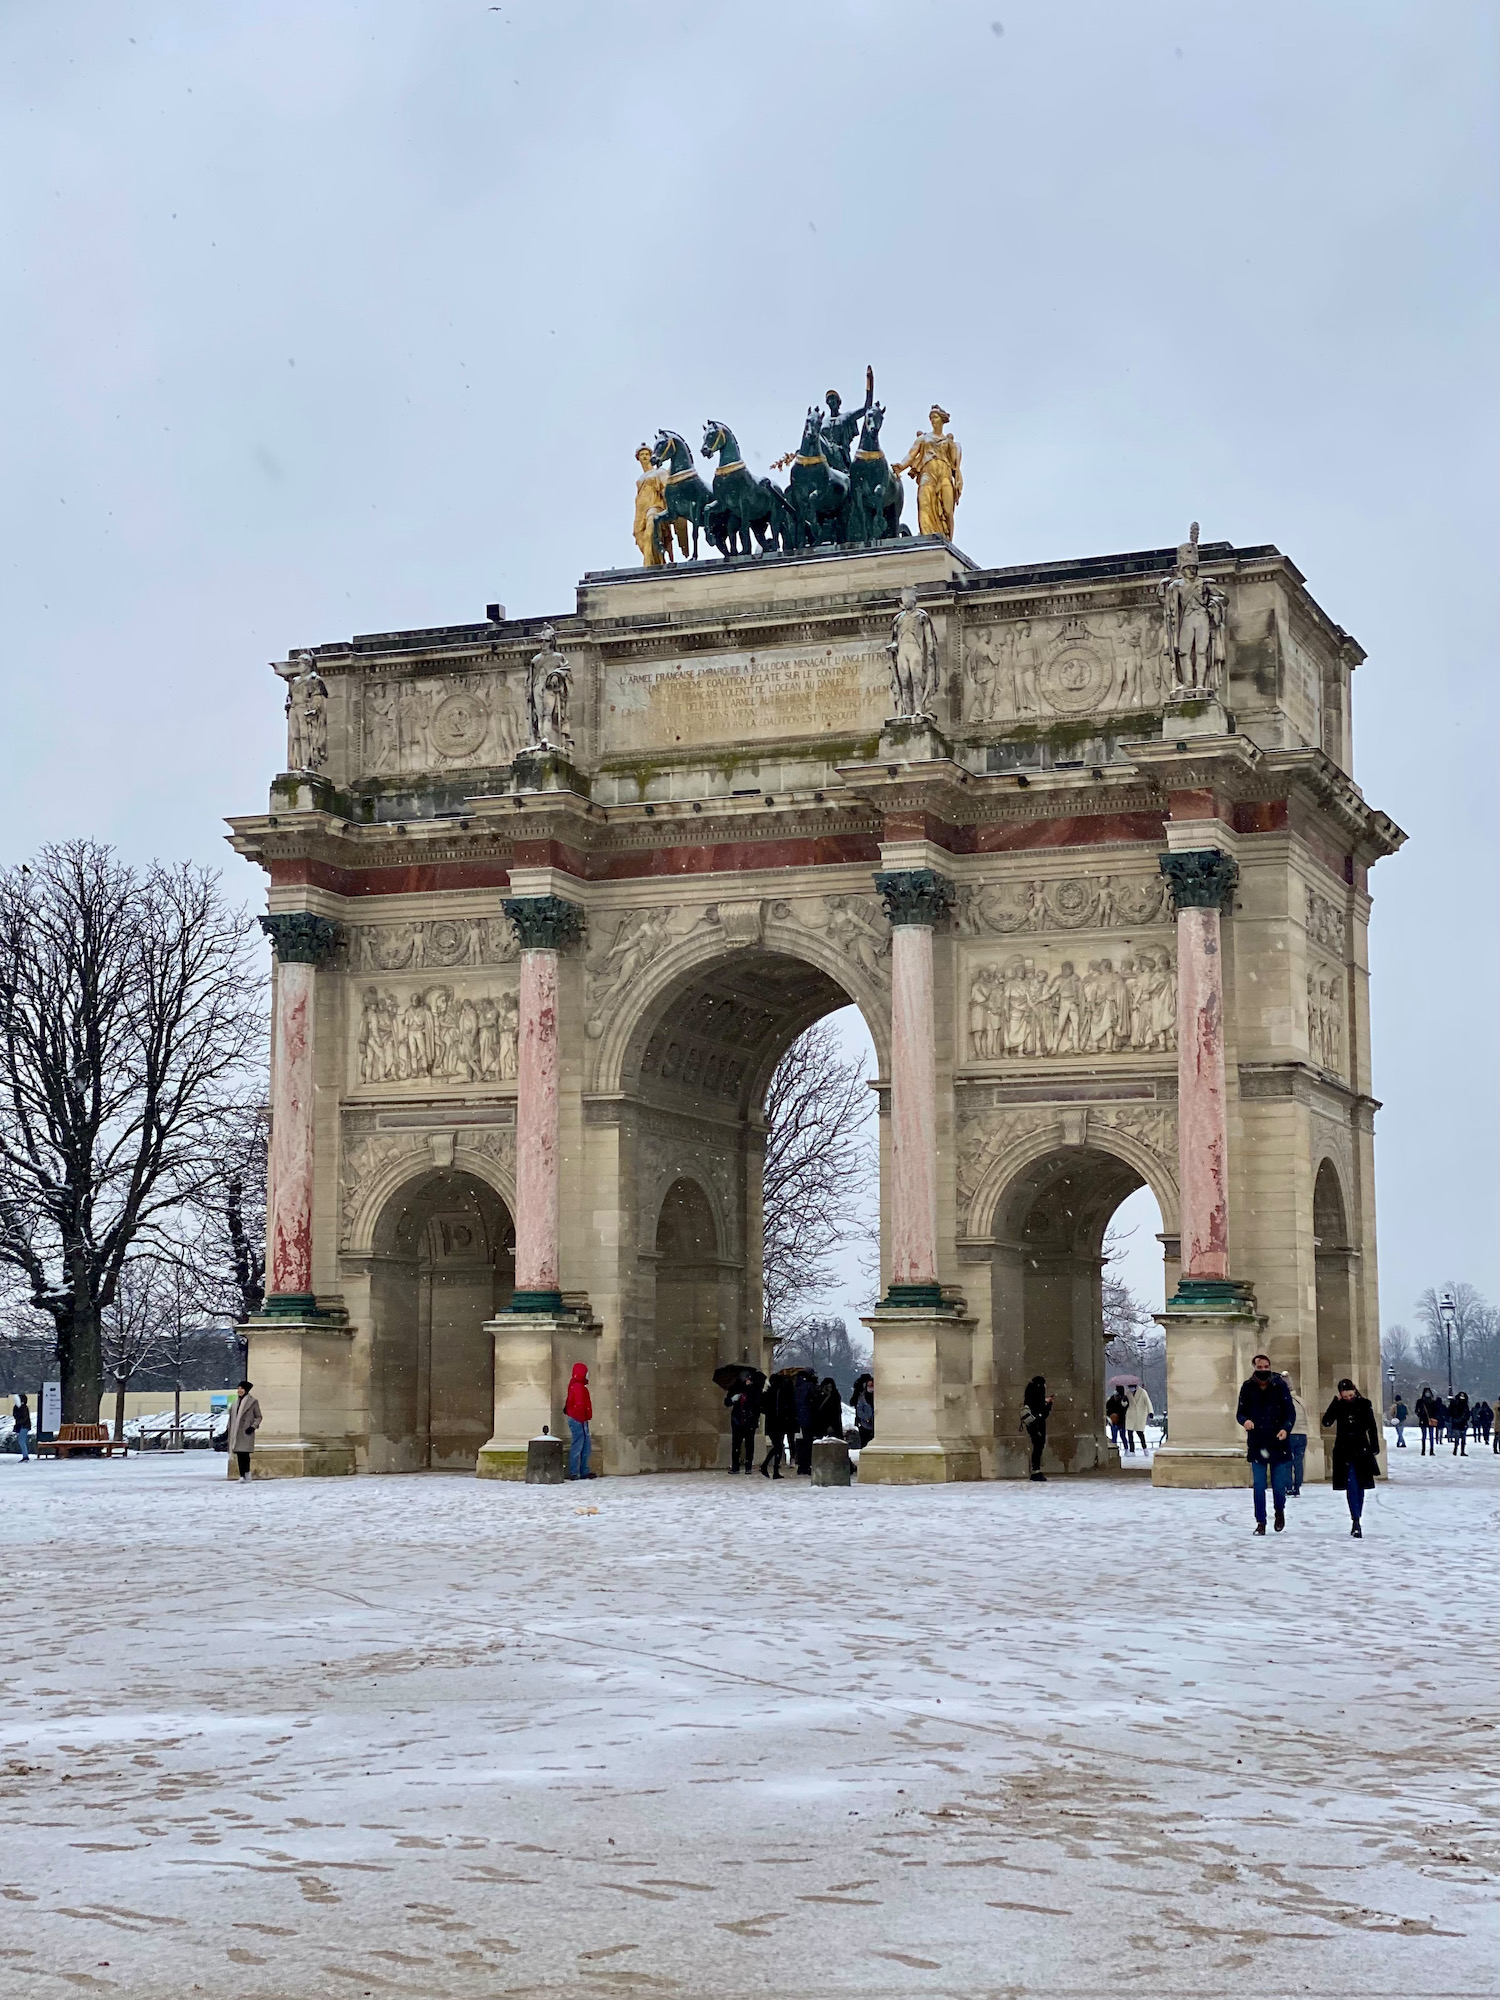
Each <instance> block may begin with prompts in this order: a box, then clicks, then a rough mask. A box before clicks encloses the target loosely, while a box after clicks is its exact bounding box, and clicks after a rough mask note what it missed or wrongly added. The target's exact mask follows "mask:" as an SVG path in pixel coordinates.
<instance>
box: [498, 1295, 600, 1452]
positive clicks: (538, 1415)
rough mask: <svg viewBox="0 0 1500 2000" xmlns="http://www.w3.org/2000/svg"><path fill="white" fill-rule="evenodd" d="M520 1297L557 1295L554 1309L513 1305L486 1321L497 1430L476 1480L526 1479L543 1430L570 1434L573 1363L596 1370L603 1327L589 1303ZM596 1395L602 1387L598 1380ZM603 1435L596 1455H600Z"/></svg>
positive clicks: (595, 1447)
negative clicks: (566, 1412) (567, 1409)
mask: <svg viewBox="0 0 1500 2000" xmlns="http://www.w3.org/2000/svg"><path fill="white" fill-rule="evenodd" d="M517 1296H518V1297H519V1298H521V1299H523V1300H524V1299H531V1298H536V1297H538V1296H541V1297H552V1298H556V1300H557V1305H556V1307H553V1308H550V1309H549V1308H543V1309H541V1310H535V1309H532V1308H529V1307H527V1306H525V1305H524V1304H523V1305H517V1303H516V1300H515V1299H513V1300H512V1301H511V1303H510V1305H509V1306H508V1307H507V1308H506V1309H505V1311H504V1312H501V1313H499V1314H497V1315H496V1317H495V1318H494V1319H492V1320H490V1321H489V1322H488V1330H489V1332H490V1333H491V1335H492V1336H493V1337H494V1342H495V1432H494V1436H493V1437H491V1438H490V1440H489V1442H488V1443H487V1444H484V1445H482V1446H481V1447H480V1450H479V1453H478V1456H477V1458H476V1459H475V1462H474V1476H475V1478H476V1479H511V1480H524V1479H525V1477H526V1453H527V1447H528V1446H529V1445H530V1443H531V1440H532V1439H533V1438H536V1437H540V1436H541V1434H542V1432H543V1430H546V1431H548V1432H549V1433H550V1434H551V1435H552V1436H553V1437H555V1438H561V1439H563V1440H564V1441H565V1440H566V1438H567V1425H566V1423H565V1422H564V1420H563V1413H562V1406H563V1399H564V1397H565V1396H566V1394H567V1388H568V1378H569V1377H570V1375H571V1374H572V1372H573V1363H574V1362H575V1361H582V1362H586V1363H587V1365H588V1368H589V1372H590V1374H591V1375H592V1374H593V1372H594V1367H595V1362H596V1358H597V1355H598V1350H599V1335H600V1332H601V1328H600V1325H599V1322H598V1320H596V1319H593V1318H591V1317H589V1314H588V1307H587V1302H586V1301H584V1302H583V1304H582V1305H581V1307H580V1309H579V1310H575V1311H570V1310H568V1309H567V1308H566V1307H564V1306H563V1303H562V1295H561V1293H542V1294H538V1293H535V1292H523V1293H520V1294H518V1295H517ZM594 1393H595V1394H596V1395H597V1394H598V1385H597V1384H594ZM599 1442H600V1441H599V1439H598V1436H597V1435H596V1436H595V1438H594V1441H593V1455H594V1457H595V1458H597V1457H598V1456H599Z"/></svg>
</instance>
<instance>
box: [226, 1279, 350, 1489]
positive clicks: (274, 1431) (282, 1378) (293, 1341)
mask: <svg viewBox="0 0 1500 2000" xmlns="http://www.w3.org/2000/svg"><path fill="white" fill-rule="evenodd" d="M280 1296H281V1297H282V1298H283V1299H285V1298H287V1297H288V1296H289V1295H288V1294H285V1293H283V1294H281V1295H280ZM270 1304H271V1301H270V1300H268V1301H267V1307H268V1308H269V1306H270ZM245 1331H246V1334H247V1336H248V1338H249V1349H250V1351H249V1359H248V1361H247V1362H246V1367H245V1373H246V1374H247V1376H248V1377H249V1378H250V1380H251V1381H253V1382H254V1384H255V1394H256V1398H257V1400H258V1401H259V1403H260V1407H261V1410H262V1412H263V1415H264V1421H263V1422H262V1424H261V1427H260V1432H259V1434H258V1436H257V1437H256V1440H255V1451H254V1453H253V1454H252V1456H251V1460H250V1476H251V1478H252V1479H327V1478H339V1477H342V1476H344V1475H345V1474H348V1473H351V1472H356V1471H358V1469H359V1447H360V1445H361V1443H362V1442H363V1435H362V1434H363V1428H364V1417H363V1404H362V1402H361V1405H360V1407H359V1408H358V1409H356V1407H355V1397H354V1385H353V1383H352V1381H351V1380H350V1359H351V1355H352V1352H353V1346H354V1329H353V1328H352V1327H351V1326H350V1324H349V1319H348V1315H347V1313H346V1312H345V1311H344V1309H343V1305H342V1303H341V1302H332V1303H330V1304H329V1305H327V1306H320V1305H319V1304H318V1302H317V1301H316V1299H315V1300H314V1301H313V1310H312V1312H311V1313H310V1314H304V1315H302V1316H301V1317H297V1318H294V1317H293V1316H292V1315H291V1314H290V1313H289V1312H288V1313H277V1312H271V1311H269V1310H267V1311H265V1312H263V1313H258V1314H257V1315H256V1317H255V1318H254V1319H251V1320H248V1321H247V1322H246V1327H245Z"/></svg>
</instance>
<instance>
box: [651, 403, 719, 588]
mask: <svg viewBox="0 0 1500 2000" xmlns="http://www.w3.org/2000/svg"><path fill="white" fill-rule="evenodd" d="M663 462H666V463H669V464H670V465H671V467H672V470H671V471H670V472H669V473H668V474H667V478H666V483H665V487H664V492H665V496H666V502H667V509H666V513H665V514H664V515H663V516H662V518H661V519H660V520H659V521H658V522H657V524H656V533H657V538H658V540H660V539H662V538H663V537H665V536H667V535H670V534H671V532H672V523H673V522H674V521H686V522H688V523H689V524H690V525H691V527H692V530H693V558H694V560H695V561H696V560H697V555H698V530H699V529H700V528H701V527H703V526H704V525H705V520H706V517H707V514H708V510H709V506H710V504H711V503H712V500H713V495H712V494H711V493H710V492H709V490H708V488H707V486H705V485H704V483H703V481H702V479H701V478H700V477H699V474H698V469H697V467H696V466H695V465H694V464H693V453H692V447H691V446H690V445H689V444H688V442H687V440H686V439H685V438H681V437H679V436H678V435H677V433H676V431H658V432H657V433H656V442H655V444H654V445H652V447H651V463H652V464H653V465H661V464H662V463H663Z"/></svg>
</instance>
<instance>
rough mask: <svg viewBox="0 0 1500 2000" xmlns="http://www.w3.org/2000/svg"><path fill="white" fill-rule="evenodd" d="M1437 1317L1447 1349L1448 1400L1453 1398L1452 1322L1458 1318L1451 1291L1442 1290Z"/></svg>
mask: <svg viewBox="0 0 1500 2000" xmlns="http://www.w3.org/2000/svg"><path fill="white" fill-rule="evenodd" d="M1438 1317H1439V1318H1440V1319H1441V1320H1442V1322H1443V1339H1444V1341H1445V1343H1446V1345H1447V1350H1448V1400H1449V1401H1450V1402H1451V1401H1452V1400H1453V1322H1454V1321H1455V1320H1456V1319H1457V1318H1458V1304H1457V1302H1456V1300H1455V1299H1454V1297H1453V1294H1452V1292H1444V1294H1443V1296H1442V1297H1441V1298H1440V1299H1439V1300H1438Z"/></svg>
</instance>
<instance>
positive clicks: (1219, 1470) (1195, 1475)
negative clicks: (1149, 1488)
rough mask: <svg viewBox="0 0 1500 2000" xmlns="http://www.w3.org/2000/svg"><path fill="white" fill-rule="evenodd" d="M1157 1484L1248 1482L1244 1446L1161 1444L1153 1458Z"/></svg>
mask: <svg viewBox="0 0 1500 2000" xmlns="http://www.w3.org/2000/svg"><path fill="white" fill-rule="evenodd" d="M1151 1484H1152V1485H1153V1486H1198V1487H1213V1486H1248V1485H1249V1484H1250V1461H1249V1460H1248V1459H1247V1458H1246V1456H1245V1450H1244V1446H1243V1445H1240V1446H1235V1445H1218V1446H1215V1445H1187V1444H1184V1445H1172V1444H1159V1445H1158V1446H1157V1447H1156V1452H1155V1455H1154V1457H1153V1458H1152V1461H1151Z"/></svg>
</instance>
